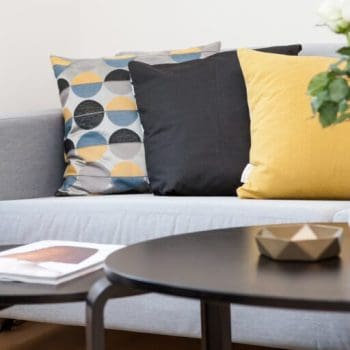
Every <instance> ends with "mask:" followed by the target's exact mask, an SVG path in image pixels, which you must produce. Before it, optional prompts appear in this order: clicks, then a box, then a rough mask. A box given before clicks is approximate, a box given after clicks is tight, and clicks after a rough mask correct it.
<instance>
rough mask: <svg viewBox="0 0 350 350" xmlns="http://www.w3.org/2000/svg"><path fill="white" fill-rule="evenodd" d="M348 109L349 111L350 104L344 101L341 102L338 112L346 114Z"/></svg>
mask: <svg viewBox="0 0 350 350" xmlns="http://www.w3.org/2000/svg"><path fill="white" fill-rule="evenodd" d="M348 109H349V107H348V103H347V101H346V100H343V101H341V102H340V103H339V105H338V112H340V113H344V112H346V111H347V110H348Z"/></svg>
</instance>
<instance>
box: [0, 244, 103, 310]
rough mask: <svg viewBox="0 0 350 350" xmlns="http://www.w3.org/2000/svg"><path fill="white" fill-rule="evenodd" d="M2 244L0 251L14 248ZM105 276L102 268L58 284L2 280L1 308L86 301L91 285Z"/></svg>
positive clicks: (0, 285) (0, 283) (0, 291)
mask: <svg viewBox="0 0 350 350" xmlns="http://www.w3.org/2000/svg"><path fill="white" fill-rule="evenodd" d="M14 247H16V246H14V245H11V246H10V245H8V246H0V251H3V250H6V249H10V248H14ZM103 276H104V273H103V271H102V270H100V271H96V272H93V273H90V274H88V275H85V276H82V277H80V278H77V279H75V280H72V281H69V282H66V283H63V284H59V285H57V286H53V285H45V284H31V283H20V282H0V308H1V309H4V308H6V307H9V306H13V305H18V304H49V303H67V302H75V301H85V300H86V297H87V294H88V291H89V289H90V288H91V286H92V285H93V284H94V283H95V282H96V281H97V280H99V279H101V278H102V277H103Z"/></svg>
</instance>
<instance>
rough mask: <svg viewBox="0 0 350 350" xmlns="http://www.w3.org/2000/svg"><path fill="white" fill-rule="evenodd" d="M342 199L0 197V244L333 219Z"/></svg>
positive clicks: (117, 240)
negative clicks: (4, 199) (5, 198)
mask: <svg viewBox="0 0 350 350" xmlns="http://www.w3.org/2000/svg"><path fill="white" fill-rule="evenodd" d="M347 208H350V202H348V201H303V200H298V201H293V200H246V199H239V198H237V197H158V196H154V195H152V194H139V195H111V196H93V197H64V198H62V197H47V198H39V199H25V200H15V201H0V218H1V220H0V232H1V235H0V244H4V243H28V242H32V241H37V240H42V239H62V240H74V241H89V242H97V243H114V244H132V243H135V242H139V241H143V240H147V239H152V238H157V237H161V236H166V235H173V234H179V233H184V232H194V231H201V230H208V229H215V228H225V227H237V226H247V225H259V224H274V223H294V222H321V221H323V222H324V221H328V222H331V221H333V220H334V218H335V216H336V214H337V213H338V212H340V211H342V210H344V209H347Z"/></svg>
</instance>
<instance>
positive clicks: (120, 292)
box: [86, 277, 144, 350]
mask: <svg viewBox="0 0 350 350" xmlns="http://www.w3.org/2000/svg"><path fill="white" fill-rule="evenodd" d="M143 293H144V292H141V291H137V290H131V289H129V288H126V287H122V286H119V285H117V284H113V283H111V282H110V281H109V280H108V279H107V278H105V277H104V278H102V279H100V280H98V281H97V282H96V283H95V284H94V285H93V286H92V287H91V289H90V291H89V293H88V296H87V299H86V348H87V350H103V349H104V348H105V334H104V307H105V305H106V303H107V301H108V299H111V298H121V297H127V296H132V295H138V294H143Z"/></svg>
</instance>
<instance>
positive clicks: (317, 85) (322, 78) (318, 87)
mask: <svg viewBox="0 0 350 350" xmlns="http://www.w3.org/2000/svg"><path fill="white" fill-rule="evenodd" d="M328 83H329V77H328V72H323V73H319V74H317V75H315V76H314V77H313V78H312V79H311V81H310V84H309V86H308V93H309V95H311V96H316V95H317V94H318V93H319V92H321V91H322V90H324V88H326V87H327V85H328Z"/></svg>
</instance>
